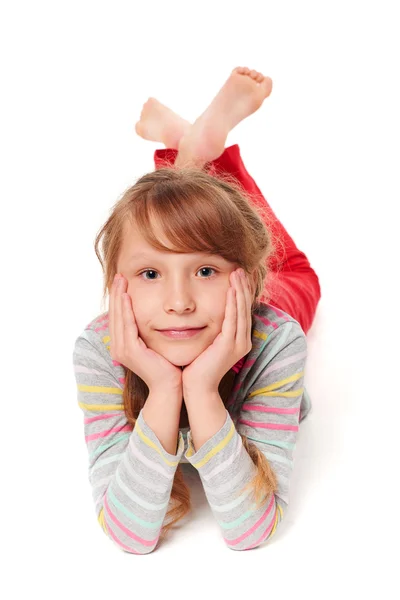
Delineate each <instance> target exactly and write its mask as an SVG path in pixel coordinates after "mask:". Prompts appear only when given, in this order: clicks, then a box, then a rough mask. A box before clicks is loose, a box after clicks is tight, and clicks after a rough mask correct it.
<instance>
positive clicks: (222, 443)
mask: <svg viewBox="0 0 400 600" xmlns="http://www.w3.org/2000/svg"><path fill="white" fill-rule="evenodd" d="M235 432H236V429H235V425H234V424H233V423H232V425H231V428H230V430H229V433H228V434H227V435H226V436H225V437H224V439H223V440H221V441H220V443H219V444H217V445H216V446H215V448H213V449H212V450H210V452H208V453H207V454H206V455H205V457H204V458H203V459H202V460H200V461H199V462H197V463H194V465H193V466H194V467H196V469H199V468H200V467H202V466H203V465H205V464H206V463H207V462H208V461H209V460H210V459H211V458H212V457H213V456H215V455H216V454H218V452H220V451H221V450H222V449H223V448H225V446H226V445H227V443H228V442H229V440H230V439H231V438H232V436H233V435H234V434H235ZM192 449H193V446H191V450H192ZM192 454H193V452H191V453H190V454H189V453H188V456H192Z"/></svg>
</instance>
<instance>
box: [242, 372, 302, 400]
mask: <svg viewBox="0 0 400 600" xmlns="http://www.w3.org/2000/svg"><path fill="white" fill-rule="evenodd" d="M303 375H304V371H300V373H294V374H293V375H290V377H286V379H281V381H274V383H271V384H270V385H266V386H265V387H263V388H259V389H258V390H254V392H251V394H249V395H248V396H247V398H251V397H252V396H257V395H258V394H265V395H266V396H268V395H276V396H287V397H288V398H292V397H294V396H299V395H300V394H302V393H303V391H304V388H300V389H299V390H293V391H289V392H282V393H281V394H268V392H270V391H274V390H276V389H278V388H280V387H281V386H283V385H286V384H287V383H290V382H291V381H297V380H298V379H300V378H301V377H303Z"/></svg>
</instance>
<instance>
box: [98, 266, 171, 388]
mask: <svg viewBox="0 0 400 600" xmlns="http://www.w3.org/2000/svg"><path fill="white" fill-rule="evenodd" d="M125 289H126V280H125V277H122V278H121V282H120V283H117V282H116V281H115V280H114V282H113V285H112V288H111V293H110V302H109V331H110V338H111V339H110V354H111V358H112V359H113V360H116V361H118V362H119V363H121V364H122V365H124V366H125V367H128V369H130V370H131V371H133V372H134V373H136V374H137V375H138V376H139V377H140V378H141V379H143V381H144V382H145V383H146V385H147V387H148V388H149V390H154V389H155V388H163V389H165V388H166V387H167V388H168V386H169V387H170V389H173V390H177V389H181V388H182V370H181V368H180V367H176V366H175V365H173V364H171V363H170V362H169V361H168V360H167V359H165V358H164V357H163V356H161V354H158V353H157V352H154V350H151V349H150V348H148V347H147V346H146V344H145V343H144V341H143V340H142V338H141V337H139V332H138V328H137V325H136V320H135V315H134V313H133V308H132V301H131V298H130V297H129V296H126V297H123V296H122V294H123V293H124V292H125Z"/></svg>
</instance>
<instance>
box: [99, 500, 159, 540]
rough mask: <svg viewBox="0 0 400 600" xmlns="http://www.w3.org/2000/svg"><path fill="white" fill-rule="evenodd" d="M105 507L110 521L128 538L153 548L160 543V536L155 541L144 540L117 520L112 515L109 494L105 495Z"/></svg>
mask: <svg viewBox="0 0 400 600" xmlns="http://www.w3.org/2000/svg"><path fill="white" fill-rule="evenodd" d="M104 506H105V508H106V510H107V513H108V514H109V516H110V519H111V520H112V521H113V523H115V524H116V525H117V526H118V527H119V528H120V529H122V531H123V532H124V533H126V535H127V536H129V537H130V538H132V539H134V540H136V541H137V542H139V543H140V544H143V546H153V545H154V544H156V543H157V541H158V536H157V537H156V538H155V539H154V540H144V539H143V538H141V537H139V536H137V535H135V534H134V533H133V532H132V531H130V530H129V529H128V528H127V527H125V525H123V524H122V523H121V521H119V520H118V519H117V517H116V516H115V515H113V514H112V512H111V510H110V506H109V504H108V500H107V494H105V495H104Z"/></svg>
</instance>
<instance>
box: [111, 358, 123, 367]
mask: <svg viewBox="0 0 400 600" xmlns="http://www.w3.org/2000/svg"><path fill="white" fill-rule="evenodd" d="M112 364H113V365H114V367H122V366H123V365H122V363H120V362H118V361H117V360H114V359H112Z"/></svg>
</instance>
